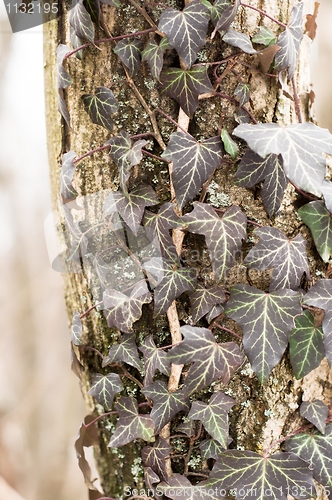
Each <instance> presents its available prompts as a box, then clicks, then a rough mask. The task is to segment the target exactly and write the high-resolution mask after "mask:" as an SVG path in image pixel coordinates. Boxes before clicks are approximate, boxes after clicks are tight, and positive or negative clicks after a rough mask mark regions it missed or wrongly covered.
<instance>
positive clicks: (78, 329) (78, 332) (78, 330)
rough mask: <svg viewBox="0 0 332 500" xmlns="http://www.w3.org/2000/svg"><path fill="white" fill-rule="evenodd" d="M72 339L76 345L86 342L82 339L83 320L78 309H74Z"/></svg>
mask: <svg viewBox="0 0 332 500" xmlns="http://www.w3.org/2000/svg"><path fill="white" fill-rule="evenodd" d="M70 341H71V342H72V343H73V344H74V345H83V343H84V342H83V340H82V321H81V318H80V313H79V312H78V311H74V316H73V322H72V325H71V337H70Z"/></svg>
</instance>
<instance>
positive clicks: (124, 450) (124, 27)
mask: <svg viewBox="0 0 332 500" xmlns="http://www.w3.org/2000/svg"><path fill="white" fill-rule="evenodd" d="M163 3H164V4H168V5H172V6H173V7H174V2H173V1H170V0H165V1H164V2H163ZM176 4H177V8H178V9H181V8H183V5H181V2H180V1H177V2H176ZM251 5H252V6H253V7H258V8H260V9H262V10H264V11H265V12H267V13H268V14H269V15H270V16H273V17H274V18H276V19H278V20H279V21H281V22H283V23H285V24H287V23H288V22H289V19H290V13H291V9H292V7H293V5H294V2H292V1H290V0H287V1H281V0H278V1H277V0H252V1H251ZM59 6H60V8H61V9H62V10H61V12H62V15H61V16H60V17H59V19H57V20H56V21H52V22H50V23H47V24H46V25H45V82H46V116H47V127H48V147H49V162H50V168H51V182H52V192H53V203H54V207H56V206H57V203H58V193H59V182H60V181H59V175H60V169H59V163H60V161H61V157H62V155H63V154H64V153H67V152H69V151H70V150H73V151H75V153H76V154H77V156H78V157H79V156H81V155H83V154H84V153H86V152H88V151H90V150H93V149H95V148H98V147H100V146H102V145H103V144H105V142H106V141H107V140H108V139H109V138H110V137H111V134H110V132H109V131H107V130H106V129H105V128H103V127H101V126H98V125H95V124H93V123H92V122H91V120H90V118H89V116H88V115H87V113H86V112H85V111H84V110H83V103H82V100H81V98H80V97H81V95H82V94H94V91H95V89H96V88H97V87H102V86H103V87H109V88H111V90H112V92H113V94H114V95H115V96H116V99H117V101H118V102H119V110H118V111H117V112H116V113H115V114H114V115H113V119H114V124H115V128H114V131H113V134H114V135H115V134H116V133H119V131H120V130H122V129H124V130H126V131H127V132H128V133H129V134H130V135H135V134H144V133H146V132H151V131H153V124H152V123H151V122H150V121H149V113H148V110H147V109H145V108H144V105H142V100H140V98H138V94H137V90H138V91H139V93H140V95H141V96H142V98H143V99H144V101H145V102H146V103H147V105H148V106H149V108H150V109H151V110H153V109H155V108H156V107H160V108H162V109H163V111H164V112H166V113H167V114H168V115H170V116H171V117H172V118H173V119H174V120H176V121H178V120H179V107H178V105H177V103H176V101H175V100H173V99H171V98H170V97H165V96H161V95H160V87H159V85H158V84H157V83H156V82H155V80H154V79H153V78H152V76H151V73H150V70H149V69H148V67H147V66H146V63H144V64H143V71H142V72H139V73H138V75H137V76H135V78H134V82H135V86H136V89H137V90H136V91H135V90H133V87H132V85H131V83H130V79H128V77H127V78H126V74H125V71H124V68H123V65H122V64H121V62H120V60H119V58H118V56H117V55H116V54H115V53H114V51H113V49H114V43H110V42H109V43H100V44H98V45H97V46H95V47H93V46H89V47H88V48H86V49H84V51H83V55H82V60H79V59H77V58H76V57H70V58H69V59H67V61H66V69H67V70H68V72H69V74H70V75H71V77H72V80H73V83H72V84H71V85H70V86H69V87H68V88H67V89H65V90H64V94H65V100H66V103H67V107H68V109H69V113H70V117H71V129H70V128H69V127H68V126H67V125H66V124H65V122H64V121H63V119H62V118H61V117H60V114H59V113H58V112H57V91H56V65H55V53H56V49H57V46H58V44H59V43H61V44H66V45H68V46H70V36H69V22H68V6H67V3H66V2H64V1H62V0H61V1H60V3H59ZM101 9H102V11H103V20H104V24H105V25H106V26H107V29H108V32H109V33H111V34H112V36H118V35H121V34H125V33H130V32H133V31H141V30H146V29H148V28H149V27H150V26H149V24H148V23H147V22H146V20H144V18H143V17H142V15H141V13H139V12H138V11H137V10H136V8H135V6H134V5H133V2H130V1H128V2H127V1H121V6H120V7H119V8H115V7H112V6H108V5H104V4H101ZM148 10H149V12H150V14H151V17H152V18H154V19H156V18H155V12H154V9H151V8H150V9H148ZM304 12H305V13H308V12H310V10H309V1H308V2H305V6H304ZM262 24H264V25H265V26H267V27H269V28H270V29H271V30H272V31H273V32H274V33H276V34H279V33H280V32H281V31H282V28H280V26H278V25H276V24H275V23H274V22H273V21H271V20H270V19H269V18H267V17H265V18H263V16H261V15H260V14H259V12H257V11H255V10H252V9H248V8H240V9H239V12H238V14H237V17H236V20H235V22H234V24H233V26H234V29H236V30H237V31H241V32H245V33H247V34H248V35H249V36H250V37H252V36H253V35H254V34H255V33H256V32H257V26H259V25H262ZM108 36H109V35H108V34H105V32H104V31H103V30H102V29H98V30H97V34H96V39H101V38H106V37H108ZM148 38H149V35H146V36H145V37H143V39H144V40H145V41H146V40H147V39H148ZM236 50H237V49H234V47H231V46H230V45H226V44H225V43H224V42H222V41H221V38H220V37H219V35H218V34H217V35H216V37H215V38H214V39H213V40H212V41H211V40H210V39H208V41H207V44H206V47H205V49H204V51H202V52H201V53H200V56H199V61H200V62H204V61H206V60H209V61H210V60H212V61H213V60H216V61H218V60H221V59H225V58H226V57H227V56H228V55H231V54H233V53H234V52H235V51H236ZM242 60H246V61H247V64H249V66H245V65H233V66H232V65H231V64H230V65H228V66H226V65H225V66H223V69H224V73H223V78H222V82H221V90H220V92H222V93H223V94H226V95H229V96H233V93H234V89H235V87H236V86H237V84H238V82H239V80H240V81H242V82H244V83H247V82H248V83H250V86H251V90H250V103H248V104H247V107H248V110H250V112H251V114H252V115H253V116H254V118H255V119H256V120H257V121H258V122H263V123H265V122H266V123H268V122H274V123H279V124H283V125H288V124H291V123H294V122H296V121H297V119H296V113H295V107H294V103H293V102H292V101H291V100H290V99H289V98H288V97H287V96H286V95H285V94H283V92H282V90H281V89H280V88H279V87H278V85H277V81H276V79H275V78H273V77H266V76H264V75H263V74H262V72H260V71H257V70H255V69H254V68H259V63H258V60H257V59H256V56H247V59H242ZM308 61H309V40H308V39H307V38H305V39H304V41H303V42H302V44H301V51H300V56H299V63H298V69H297V73H296V81H297V88H298V93H299V98H300V105H301V109H302V115H303V117H304V120H305V121H308V120H309V119H310V109H309V97H308V96H309V92H310V77H309V66H308ZM165 64H166V65H167V66H173V65H176V64H178V62H177V59H176V56H175V53H174V51H167V53H166V56H165ZM233 69H235V73H234V72H232V70H233ZM220 74H221V71H219V75H220ZM290 93H291V94H292V90H290ZM237 109H238V106H237V105H236V103H234V102H232V101H231V100H229V99H222V98H217V97H214V98H206V99H204V98H202V99H200V101H199V106H198V108H197V110H196V112H195V114H194V118H193V119H191V120H190V123H189V132H190V133H191V134H192V135H193V136H194V137H196V138H198V139H202V138H209V137H213V136H215V135H217V134H218V131H219V130H220V129H218V128H219V127H226V129H228V131H229V132H230V133H231V131H232V130H233V128H234V126H235V125H236V122H235V119H234V114H235V113H236V112H237ZM156 119H157V123H158V127H159V130H160V134H161V137H162V138H163V140H164V141H165V143H166V144H167V142H168V140H169V136H170V134H171V133H172V132H174V130H175V128H176V127H175V126H174V125H173V124H172V123H171V122H170V121H169V120H168V119H167V118H165V117H164V116H163V115H162V114H157V115H156ZM180 119H181V114H180ZM238 144H239V146H240V149H241V152H244V150H245V148H244V146H245V144H244V143H243V142H241V141H238ZM161 152H162V151H161V147H160V144H157V142H156V141H155V143H154V149H153V153H154V154H156V155H160V154H161ZM165 165H166V164H165V163H162V162H160V161H158V160H155V159H152V158H150V157H148V156H144V158H143V160H142V161H141V163H140V169H139V170H138V169H137V167H135V168H136V170H134V179H133V178H131V181H130V182H131V187H134V186H136V185H138V184H140V183H141V182H142V181H143V182H145V183H148V184H150V185H152V186H153V187H154V189H155V190H156V193H157V196H158V201H159V203H164V202H166V201H170V199H171V194H170V182H169V177H168V173H167V171H166V166H165ZM235 171H236V169H235V168H234V164H233V163H232V162H231V161H230V157H225V160H224V161H223V163H222V165H221V166H220V167H219V168H217V169H216V171H215V173H214V175H213V179H210V181H212V180H213V181H214V182H210V187H208V190H207V196H208V198H207V199H208V200H209V202H210V203H211V204H212V205H214V206H215V207H216V208H224V207H227V206H230V205H238V206H240V207H241V209H242V211H243V212H245V213H246V215H247V217H248V218H249V219H250V220H252V221H254V222H256V223H258V224H261V225H263V226H273V227H276V228H279V229H281V230H282V231H283V232H284V233H285V234H286V235H287V236H288V237H294V236H295V235H296V234H298V232H301V233H302V235H304V236H305V238H306V239H307V241H308V242H309V243H308V257H309V264H310V271H311V273H312V276H313V278H314V279H315V278H316V276H318V275H320V273H324V275H325V266H324V263H323V261H322V260H321V259H320V258H319V256H318V254H317V252H316V250H315V247H314V244H313V241H312V239H311V234H310V231H309V230H308V229H307V228H306V226H304V225H303V223H302V222H301V221H300V220H299V219H298V217H297V214H296V211H295V209H297V208H298V207H299V206H301V205H303V204H304V203H305V202H306V200H305V199H304V198H302V196H301V195H300V194H299V193H297V192H296V191H295V189H294V188H293V186H292V185H290V184H289V185H288V187H287V189H286V192H285V195H284V197H283V201H282V204H281V208H280V210H279V211H278V213H277V214H276V216H274V217H272V218H271V219H269V217H268V215H267V212H266V211H265V209H264V206H263V204H262V200H261V197H260V195H259V194H258V192H257V190H256V191H255V190H249V189H246V188H242V187H239V186H238V185H236V184H235V183H234V175H235ZM117 176H118V172H117V168H116V166H115V164H114V163H113V162H112V161H111V160H110V157H109V154H108V150H103V151H100V152H98V153H96V154H94V155H91V156H87V157H86V158H85V159H84V160H83V161H81V162H80V163H79V164H78V165H77V167H76V169H75V187H76V190H77V191H78V193H79V194H80V195H82V196H87V195H90V194H92V193H97V192H101V191H102V190H106V189H108V190H109V189H111V190H113V189H117V186H118V179H117ZM96 200H97V201H94V208H93V210H95V211H96V213H100V212H101V211H102V204H101V202H102V197H100V198H99V199H96ZM254 229H255V226H254V225H252V226H249V229H248V237H249V239H248V242H247V243H245V244H244V247H243V251H244V252H245V253H247V252H248V250H249V248H251V246H252V244H251V242H252V241H253V230H254ZM178 235H179V234H178ZM203 248H205V245H204V239H203V238H202V237H201V236H195V235H191V237H189V238H187V239H186V240H185V243H184V247H183V254H182V256H183V258H184V260H186V256H187V255H189V254H190V252H191V251H192V252H193V251H197V252H200V254H201V255H203V259H204V260H203V262H200V263H199V266H201V267H203V268H204V267H205V268H206V272H204V273H203V276H201V279H202V284H203V285H205V286H209V285H211V284H212V283H213V273H212V270H211V266H210V263H209V261H208V257H207V254H206V252H205V253H204V252H203ZM186 262H188V261H186ZM269 278H270V272H268V271H266V272H258V271H254V270H249V271H247V270H246V269H245V267H244V266H243V265H242V261H241V262H240V260H238V261H237V262H236V263H235V265H234V266H233V268H232V269H231V271H230V272H229V274H228V276H227V278H226V279H225V281H224V283H223V287H224V289H226V290H229V287H230V286H232V285H234V284H237V283H243V284H249V285H251V286H254V287H257V288H259V289H261V290H266V289H268V284H269ZM64 281H65V296H66V303H67V308H68V315H69V318H70V321H71V319H72V317H73V314H74V311H75V310H77V311H79V312H80V314H82V313H83V312H84V311H86V310H87V309H88V308H90V307H91V306H93V305H94V304H95V301H96V296H93V295H92V292H91V288H90V286H89V279H88V276H87V275H86V274H85V273H69V272H68V273H65V274H64ZM173 312H174V310H173ZM177 315H178V319H179V320H180V322H181V324H184V323H187V322H188V315H189V307H188V299H187V296H186V295H184V296H183V295H182V296H181V297H180V299H178V300H177ZM169 320H170V314H168V315H165V314H164V315H162V316H158V317H154V315H153V306H152V304H151V303H150V304H146V305H144V306H143V314H142V317H141V318H140V319H139V321H137V322H136V323H135V324H134V331H135V333H136V336H137V338H138V339H140V340H141V339H143V338H145V337H146V336H147V335H150V334H152V335H153V337H154V340H155V342H156V344H157V345H169V344H172V343H174V335H173V336H171V335H170V326H169ZM189 321H190V319H189ZM222 321H223V325H224V326H225V327H228V328H230V329H232V330H235V332H238V333H239V332H240V329H239V327H238V326H237V324H236V323H235V322H234V321H232V320H231V319H229V318H226V317H223V318H222ZM82 323H83V340H84V344H85V346H90V347H93V348H95V349H98V350H99V351H100V352H101V353H102V354H103V355H107V352H108V349H109V348H110V346H111V345H112V344H113V343H114V342H116V341H117V340H118V336H117V330H116V329H110V328H108V326H107V323H106V320H105V318H104V317H103V315H102V313H101V312H99V311H96V310H92V311H91V312H90V313H89V314H87V315H86V316H85V317H84V319H82ZM202 326H204V325H203V324H202ZM171 329H173V333H174V330H176V329H177V326H176V324H175V326H174V324H173V326H172V327H171ZM223 340H224V341H228V342H229V341H232V340H234V339H233V338H232V337H231V336H230V335H228V334H225V335H224V337H223ZM75 349H76V351H77V354H78V355H79V356H80V362H81V363H82V364H83V366H84V372H83V374H82V378H81V388H82V393H83V396H84V398H85V400H86V404H87V406H88V409H89V413H90V414H93V415H95V416H98V415H100V414H102V413H103V411H104V409H103V408H102V407H101V406H100V405H99V404H97V402H96V400H95V399H94V398H93V397H92V396H90V395H89V394H88V391H89V389H90V387H91V377H92V374H93V373H96V372H97V373H103V374H106V373H108V372H109V370H108V369H107V367H106V368H104V369H103V368H102V367H101V362H100V357H99V356H98V354H96V353H95V352H94V351H92V350H89V349H83V348H79V353H78V350H77V348H75ZM128 370H129V371H130V373H132V374H135V373H136V376H137V371H135V369H131V368H128ZM122 381H123V383H124V384H125V385H126V387H125V388H126V390H127V394H126V395H130V394H134V393H135V390H136V389H134V384H133V382H132V381H131V380H127V382H124V379H123V380H122ZM217 388H218V389H220V388H221V389H222V390H223V391H224V392H226V393H227V394H228V395H230V396H231V397H233V398H234V399H235V400H236V406H235V407H234V409H233V411H232V413H231V416H230V435H231V438H232V439H233V442H232V445H231V447H232V448H237V449H239V450H244V449H245V450H253V451H257V452H260V451H261V450H264V449H266V448H268V447H269V446H270V445H271V444H272V443H274V442H275V441H277V440H278V439H280V437H281V436H284V435H286V434H289V433H290V432H292V431H293V430H294V429H296V428H297V427H300V426H301V424H302V423H303V419H302V418H301V417H300V416H299V412H298V408H299V405H300V403H301V400H302V399H303V400H312V399H315V398H318V399H321V400H323V401H325V403H327V404H328V403H329V402H330V400H331V396H332V377H331V372H330V369H329V367H328V364H327V362H326V360H325V359H324V361H323V362H322V363H321V365H320V366H319V368H317V369H316V370H314V371H312V372H311V373H310V374H309V375H308V376H306V377H304V378H303V379H300V380H299V381H297V380H296V379H295V378H294V375H293V372H292V369H291V365H290V361H289V356H288V353H286V354H285V355H284V356H283V358H282V360H281V362H280V363H279V364H278V365H277V366H276V367H275V368H274V370H273V372H272V374H271V375H270V376H269V378H268V380H267V381H266V382H265V383H264V384H260V383H259V382H258V380H257V378H256V376H255V375H254V373H253V371H252V370H251V368H250V365H249V364H247V365H245V366H242V368H240V369H239V370H238V371H237V372H236V373H235V375H234V376H233V377H232V379H231V381H230V382H229V383H228V385H227V387H224V386H223V384H222V383H221V382H220V383H218V384H217V385H216V386H215V387H214V390H216V389H217ZM133 391H134V392H133ZM205 393H207V391H206V392H205ZM204 397H205V398H206V396H204V393H203V396H202V392H200V398H204ZM141 401H143V399H141ZM115 423H116V419H114V418H113V417H109V418H103V419H100V420H99V421H98V430H99V446H96V447H95V453H96V458H97V465H98V470H99V474H100V478H101V484H102V488H103V490H104V494H105V496H106V495H107V496H110V497H118V496H120V495H123V494H124V487H125V486H130V487H131V488H133V487H143V484H144V483H143V479H142V464H141V460H140V457H141V447H142V441H141V440H137V441H135V442H132V443H130V444H127V445H125V446H123V447H121V448H118V449H111V448H108V447H107V445H108V442H109V440H110V438H111V435H112V433H113V432H114V424H115ZM165 436H166V437H167V433H166V434H165ZM278 446H280V445H277V444H275V445H274V449H278ZM184 451H186V449H185V450H184ZM177 453H179V451H177ZM199 464H200V465H199V466H198V468H196V469H195V465H194V463H192V465H191V468H190V467H189V472H190V471H191V472H197V473H199V472H202V471H203V472H206V470H207V465H206V462H204V461H203V463H202V462H199ZM181 467H182V466H181V460H178V461H176V460H175V461H173V470H176V471H181ZM92 488H93V487H92V486H91V485H90V490H91V489H92ZM90 495H93V494H92V492H91V491H90ZM90 498H98V495H97V496H95V497H94V496H91V497H90Z"/></svg>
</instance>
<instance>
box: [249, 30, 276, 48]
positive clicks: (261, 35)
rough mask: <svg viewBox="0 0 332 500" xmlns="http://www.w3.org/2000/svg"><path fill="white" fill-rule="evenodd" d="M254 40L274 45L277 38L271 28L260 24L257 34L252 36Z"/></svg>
mask: <svg viewBox="0 0 332 500" xmlns="http://www.w3.org/2000/svg"><path fill="white" fill-rule="evenodd" d="M252 41H253V42H254V43H260V44H262V45H266V46H267V47H268V46H269V45H274V44H275V43H276V42H277V39H276V37H275V35H274V33H273V32H272V31H271V30H270V28H266V26H260V27H259V30H258V32H257V33H256V35H255V36H253V37H252Z"/></svg>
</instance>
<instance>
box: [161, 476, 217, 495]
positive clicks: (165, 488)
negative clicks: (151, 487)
mask: <svg viewBox="0 0 332 500" xmlns="http://www.w3.org/2000/svg"><path fill="white" fill-rule="evenodd" d="M218 483H219V481H216V480H214V479H210V478H209V479H207V480H206V481H202V482H201V483H197V484H195V485H192V484H191V482H190V481H189V479H187V478H186V477H185V476H182V475H181V474H173V475H172V476H170V477H169V478H168V479H167V481H163V482H162V483H160V484H158V486H157V493H158V494H159V496H160V495H161V494H162V493H163V494H164V495H166V496H167V497H168V498H172V499H173V500H223V499H224V498H225V495H224V494H223V492H222V491H220V490H219V489H218V486H217V485H218Z"/></svg>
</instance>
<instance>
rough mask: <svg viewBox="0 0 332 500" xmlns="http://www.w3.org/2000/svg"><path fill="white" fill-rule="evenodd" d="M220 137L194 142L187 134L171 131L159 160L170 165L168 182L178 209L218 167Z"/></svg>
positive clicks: (220, 156)
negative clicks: (170, 175)
mask: <svg viewBox="0 0 332 500" xmlns="http://www.w3.org/2000/svg"><path fill="white" fill-rule="evenodd" d="M222 156H223V147H222V143H221V140H220V137H211V138H210V139H205V140H204V141H201V142H200V141H196V139H194V138H193V137H192V136H191V135H189V134H185V133H183V132H174V133H173V134H172V135H171V137H170V141H169V143H168V146H167V149H166V150H165V151H164V152H163V154H162V157H163V158H165V159H166V160H170V161H172V162H173V172H172V180H173V184H174V189H175V193H176V199H177V202H178V205H179V207H180V208H182V207H184V205H185V204H186V203H187V202H188V201H190V200H192V199H193V198H194V196H195V195H196V194H197V193H198V191H199V190H200V188H201V187H202V185H203V184H204V182H206V181H207V180H208V178H209V177H210V175H211V174H212V173H213V171H214V170H215V169H216V168H217V167H219V166H220V165H221V161H222Z"/></svg>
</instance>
